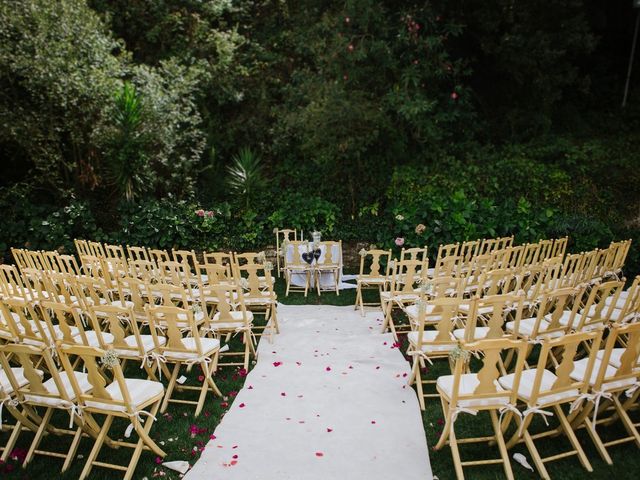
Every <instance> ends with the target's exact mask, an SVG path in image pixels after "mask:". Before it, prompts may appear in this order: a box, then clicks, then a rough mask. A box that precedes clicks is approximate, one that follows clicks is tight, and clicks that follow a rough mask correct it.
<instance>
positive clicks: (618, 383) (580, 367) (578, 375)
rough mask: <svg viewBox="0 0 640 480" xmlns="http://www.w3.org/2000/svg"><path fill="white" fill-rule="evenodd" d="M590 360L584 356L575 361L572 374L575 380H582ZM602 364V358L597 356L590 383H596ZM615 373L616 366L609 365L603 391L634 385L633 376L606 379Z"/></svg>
mask: <svg viewBox="0 0 640 480" xmlns="http://www.w3.org/2000/svg"><path fill="white" fill-rule="evenodd" d="M588 362H589V358H583V359H582V360H578V361H576V362H573V371H572V372H571V374H570V376H571V378H573V379H574V380H582V379H583V378H584V376H585V373H586V370H587V363H588ZM601 366H602V360H601V359H598V358H596V361H595V362H594V365H593V370H592V371H591V377H590V378H589V385H591V386H593V385H595V383H596V379H597V378H598V373H599V372H600V368H601ZM615 374H616V367H613V366H611V365H607V370H606V372H605V375H604V378H605V381H604V382H603V384H602V391H605V392H606V391H609V390H618V389H622V388H626V387H629V386H630V385H633V384H634V383H635V382H636V379H635V378H633V377H630V378H624V379H620V380H611V381H606V379H607V378H610V377H613V376H614V375H615Z"/></svg>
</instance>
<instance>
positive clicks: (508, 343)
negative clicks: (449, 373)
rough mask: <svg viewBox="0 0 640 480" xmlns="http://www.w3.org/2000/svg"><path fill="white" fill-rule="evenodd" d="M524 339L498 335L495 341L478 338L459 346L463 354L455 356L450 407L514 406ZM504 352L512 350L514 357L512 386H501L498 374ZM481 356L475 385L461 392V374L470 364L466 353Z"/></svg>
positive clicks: (494, 407)
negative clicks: (480, 364) (514, 353)
mask: <svg viewBox="0 0 640 480" xmlns="http://www.w3.org/2000/svg"><path fill="white" fill-rule="evenodd" d="M527 346H528V345H527V342H525V341H522V340H512V339H508V338H501V339H497V340H493V339H491V340H480V341H478V342H474V343H468V344H465V345H463V346H462V349H461V350H462V352H465V353H466V355H464V354H461V355H458V356H457V358H456V362H455V367H454V368H453V388H452V393H451V406H452V407H453V408H456V407H458V406H461V405H467V406H470V408H473V409H485V410H487V409H501V408H503V407H504V406H505V404H509V405H515V404H516V400H517V393H518V387H519V385H520V378H521V376H522V369H523V366H524V360H525V358H524V357H525V354H526V350H527ZM506 351H515V352H516V357H515V358H516V360H515V366H514V370H513V374H514V381H513V385H512V386H511V388H504V387H502V388H500V387H499V386H498V382H497V380H498V377H499V376H500V374H501V373H500V372H501V369H500V368H499V362H500V361H501V356H502V354H503V353H504V352H506ZM472 354H473V355H475V356H478V357H479V358H480V362H481V363H482V367H481V368H480V369H479V370H478V372H477V380H478V384H477V385H476V387H475V388H474V390H473V392H471V393H463V392H464V390H463V389H462V388H461V384H462V379H463V375H464V374H466V373H467V369H468V366H469V360H468V355H472Z"/></svg>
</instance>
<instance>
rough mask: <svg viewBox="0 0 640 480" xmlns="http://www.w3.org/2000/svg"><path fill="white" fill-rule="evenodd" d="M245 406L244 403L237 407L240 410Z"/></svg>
mask: <svg viewBox="0 0 640 480" xmlns="http://www.w3.org/2000/svg"><path fill="white" fill-rule="evenodd" d="M245 406H246V405H245V404H244V403H241V404H240V405H238V407H240V408H244V407H245Z"/></svg>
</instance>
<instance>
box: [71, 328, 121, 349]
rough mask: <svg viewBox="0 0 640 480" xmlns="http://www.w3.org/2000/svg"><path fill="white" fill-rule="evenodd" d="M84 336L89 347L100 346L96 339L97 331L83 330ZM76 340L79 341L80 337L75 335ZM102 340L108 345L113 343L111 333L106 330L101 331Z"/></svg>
mask: <svg viewBox="0 0 640 480" xmlns="http://www.w3.org/2000/svg"><path fill="white" fill-rule="evenodd" d="M84 334H85V336H86V337H87V343H88V344H89V346H91V347H100V342H99V341H98V332H96V331H95V330H85V331H84ZM75 340H76V341H78V342H79V341H80V337H79V336H76V337H75ZM102 340H103V341H104V343H105V344H107V345H110V344H112V343H113V335H112V334H110V333H107V332H102Z"/></svg>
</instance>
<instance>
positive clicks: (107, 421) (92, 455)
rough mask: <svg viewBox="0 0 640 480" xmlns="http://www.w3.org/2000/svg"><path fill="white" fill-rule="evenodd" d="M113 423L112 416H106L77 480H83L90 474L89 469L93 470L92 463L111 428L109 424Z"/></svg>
mask: <svg viewBox="0 0 640 480" xmlns="http://www.w3.org/2000/svg"><path fill="white" fill-rule="evenodd" d="M112 423H113V415H108V416H107V418H105V419H104V424H103V425H102V428H101V429H100V433H99V434H98V437H97V438H96V443H94V445H93V448H92V449H91V453H89V457H88V458H87V463H85V465H84V468H83V469H82V473H81V474H80V479H79V480H84V479H85V478H87V476H88V475H89V474H90V473H91V469H92V468H93V463H94V462H95V461H96V458H97V457H98V454H99V453H100V450H101V449H102V444H103V443H104V439H105V437H106V436H107V432H108V431H109V429H110V428H111V424H112Z"/></svg>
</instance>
